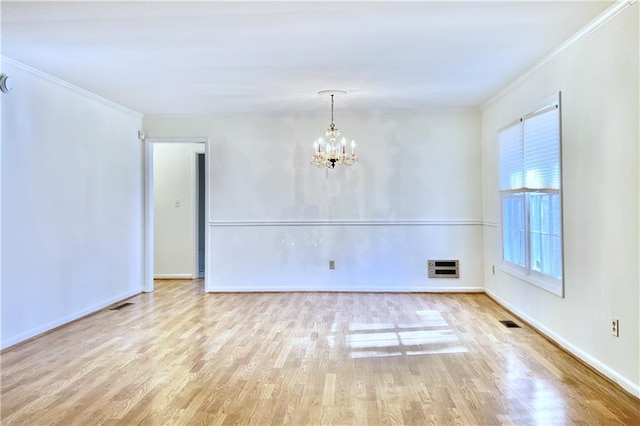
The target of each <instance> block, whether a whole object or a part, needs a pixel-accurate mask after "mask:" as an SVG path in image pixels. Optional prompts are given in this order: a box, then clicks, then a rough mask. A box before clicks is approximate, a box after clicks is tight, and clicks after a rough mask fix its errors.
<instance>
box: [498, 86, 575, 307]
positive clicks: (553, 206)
mask: <svg viewBox="0 0 640 426" xmlns="http://www.w3.org/2000/svg"><path fill="white" fill-rule="evenodd" d="M498 144H499V169H500V177H499V183H500V201H501V213H502V221H501V223H502V261H503V263H502V266H503V269H504V270H505V271H507V272H509V273H511V274H513V275H515V276H516V277H519V278H521V279H524V280H525V281H527V282H530V283H532V284H534V285H537V286H539V287H542V288H544V289H546V290H549V291H551V292H552V293H554V294H557V295H559V296H563V285H562V282H563V280H562V277H563V274H562V198H561V144H560V97H559V95H558V96H557V98H556V99H555V100H554V101H553V102H552V103H550V104H549V105H547V106H545V107H543V108H541V109H539V110H537V111H535V112H532V113H530V114H528V115H526V116H524V117H523V118H521V119H519V120H518V121H516V122H515V123H513V124H510V125H508V126H507V127H505V128H504V129H503V130H501V131H500V132H499V133H498Z"/></svg>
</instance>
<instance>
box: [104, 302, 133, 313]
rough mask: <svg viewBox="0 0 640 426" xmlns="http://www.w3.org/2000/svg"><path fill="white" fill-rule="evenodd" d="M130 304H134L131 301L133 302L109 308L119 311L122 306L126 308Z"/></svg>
mask: <svg viewBox="0 0 640 426" xmlns="http://www.w3.org/2000/svg"><path fill="white" fill-rule="evenodd" d="M129 305H133V303H131V302H127V303H123V304H122V305H118V306H116V307H115V308H111V309H109V310H110V311H118V310H120V309H122V308H126V307H127V306H129Z"/></svg>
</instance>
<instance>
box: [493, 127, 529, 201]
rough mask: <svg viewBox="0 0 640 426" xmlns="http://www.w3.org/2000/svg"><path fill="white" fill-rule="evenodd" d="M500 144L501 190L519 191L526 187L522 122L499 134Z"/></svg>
mask: <svg viewBox="0 0 640 426" xmlns="http://www.w3.org/2000/svg"><path fill="white" fill-rule="evenodd" d="M498 143H499V144H500V149H499V151H500V160H499V161H500V189H517V188H522V187H523V186H524V174H523V172H524V163H523V152H522V121H520V120H518V122H517V123H516V124H514V125H512V126H510V127H507V128H506V129H504V130H503V131H501V132H500V133H499V134H498Z"/></svg>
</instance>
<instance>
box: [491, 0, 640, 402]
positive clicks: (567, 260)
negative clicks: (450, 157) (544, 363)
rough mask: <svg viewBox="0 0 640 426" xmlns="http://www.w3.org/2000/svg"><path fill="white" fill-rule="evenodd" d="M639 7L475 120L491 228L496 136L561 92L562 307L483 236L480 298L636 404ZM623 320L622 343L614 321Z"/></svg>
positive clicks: (495, 231) (639, 345) (639, 376)
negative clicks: (483, 292)
mask: <svg viewBox="0 0 640 426" xmlns="http://www.w3.org/2000/svg"><path fill="white" fill-rule="evenodd" d="M638 36H639V35H638V4H637V3H635V4H634V5H633V6H632V7H630V8H628V9H626V10H625V11H624V12H622V14H620V15H618V16H617V17H615V18H614V19H613V20H611V21H609V22H608V23H607V24H605V25H604V26H603V27H601V28H599V29H598V30H596V31H595V32H593V33H592V34H590V35H588V36H587V37H586V38H585V39H583V40H582V41H580V42H579V43H578V44H576V45H574V46H573V47H571V48H570V49H568V50H566V51H564V52H562V53H561V54H560V55H559V56H556V57H555V58H554V59H552V60H551V61H550V62H548V63H546V64H545V65H544V66H543V67H541V68H540V69H538V70H537V71H536V72H534V73H533V74H532V75H530V76H529V77H528V78H526V79H525V80H524V81H523V82H522V83H521V84H520V85H518V86H517V87H515V88H514V89H513V90H511V91H509V92H508V93H507V94H506V95H505V96H503V97H501V98H500V99H499V100H497V101H496V102H495V103H493V104H491V105H490V106H488V107H487V108H486V109H485V110H484V111H483V114H482V135H483V136H482V139H483V171H484V173H483V174H484V188H483V200H484V213H483V216H484V218H485V220H487V221H490V222H498V220H499V206H500V203H499V197H498V183H497V176H498V169H497V158H498V156H497V132H498V129H499V128H501V127H502V126H504V125H506V124H507V123H509V122H511V121H512V120H514V119H516V118H517V117H519V116H520V115H522V114H523V113H526V112H529V111H531V108H532V107H533V104H534V103H535V102H537V101H538V100H540V99H541V98H544V97H545V96H548V95H551V94H553V93H554V92H557V91H562V108H563V109H562V136H563V141H562V142H563V203H564V271H565V298H560V297H557V296H555V295H552V294H551V293H548V292H546V291H544V290H542V289H540V288H537V287H534V286H532V285H529V284H527V283H525V282H522V281H520V280H518V279H516V278H514V277H512V276H510V275H507V274H505V273H503V272H501V271H499V270H498V271H497V273H496V275H495V276H494V275H492V273H491V265H492V264H495V265H499V263H500V257H501V254H500V233H499V228H498V227H495V226H488V227H486V228H485V245H484V251H485V280H484V281H485V284H486V288H487V292H489V294H491V295H493V296H494V297H496V298H497V299H498V300H500V301H501V302H503V303H504V304H505V305H507V306H508V307H510V308H511V309H512V310H513V311H514V312H516V313H518V314H520V315H521V316H522V317H524V318H525V319H527V320H528V321H530V322H531V323H533V324H534V325H536V326H537V327H538V328H540V329H541V330H542V331H544V332H545V333H547V334H548V335H550V336H551V337H552V338H554V339H555V340H556V341H558V342H559V343H560V344H562V345H563V346H565V347H566V348H568V349H569V350H570V351H572V352H573V353H574V354H576V355H578V356H579V357H581V358H583V359H584V360H586V361H588V362H589V363H590V364H591V365H593V366H594V367H596V368H598V369H599V370H601V371H602V372H604V373H605V374H607V375H608V376H609V377H611V378H613V379H614V380H616V381H618V382H619V383H620V384H621V385H623V386H624V387H625V388H626V389H627V390H629V391H631V392H633V393H634V394H636V395H638V396H640V386H639V385H640V342H639V335H640V324H639V322H640V315H639V313H640V304H639V296H640V295H639V289H640V284H639V283H640V281H639V278H640V276H639V272H638V271H639V268H640V253H639V243H640V241H639V238H638V231H639V221H640V216H639V210H638V205H639V201H640V200H639V192H640V187H639V184H638V181H639V174H638V169H639V161H638V156H639V152H638V141H639V132H638V116H639V112H640V111H639V108H638V104H639V100H640V99H639V96H638V91H639V86H638V76H639V72H638V65H639V62H638V52H639V49H638ZM614 318H618V319H619V320H620V337H619V338H616V337H613V336H612V335H611V331H610V329H611V320H612V319H614Z"/></svg>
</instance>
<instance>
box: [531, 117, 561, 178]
mask: <svg viewBox="0 0 640 426" xmlns="http://www.w3.org/2000/svg"><path fill="white" fill-rule="evenodd" d="M523 131H524V135H523V141H524V154H523V159H524V173H525V179H524V186H525V187H526V188H531V189H543V188H553V189H560V143H559V137H558V135H559V132H560V120H559V112H558V108H557V106H555V105H554V106H552V107H550V109H547V110H546V111H542V112H541V113H537V114H534V115H532V116H530V117H525V119H524V129H523Z"/></svg>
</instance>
